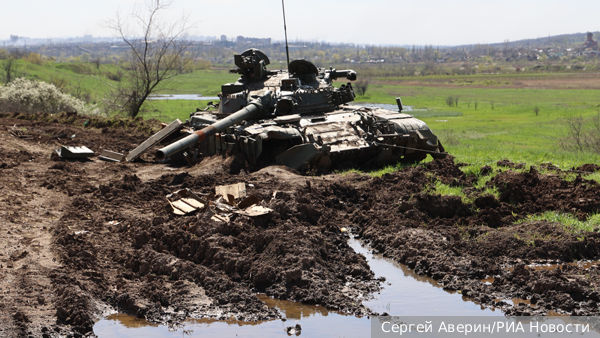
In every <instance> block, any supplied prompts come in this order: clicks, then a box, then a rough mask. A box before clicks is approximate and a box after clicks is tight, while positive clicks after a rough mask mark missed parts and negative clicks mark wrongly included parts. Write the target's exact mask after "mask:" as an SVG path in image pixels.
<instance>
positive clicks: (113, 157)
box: [98, 119, 182, 162]
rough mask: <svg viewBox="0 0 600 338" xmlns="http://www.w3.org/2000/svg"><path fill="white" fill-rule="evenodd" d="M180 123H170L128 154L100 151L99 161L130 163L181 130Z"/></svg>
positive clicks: (178, 121) (176, 121)
mask: <svg viewBox="0 0 600 338" xmlns="http://www.w3.org/2000/svg"><path fill="white" fill-rule="evenodd" d="M181 125H182V122H181V121H180V120H179V119H176V120H175V121H173V122H171V123H170V124H169V125H167V126H166V127H164V128H163V129H161V130H160V131H158V132H157V133H156V134H154V135H152V136H150V137H149V138H148V139H146V141H144V142H143V143H142V144H140V145H139V146H137V147H136V148H135V149H133V150H132V151H130V152H126V153H125V154H121V153H117V152H114V151H110V150H106V149H104V150H102V153H101V154H100V156H99V157H98V158H99V159H101V160H105V161H112V162H125V161H127V162H131V161H134V160H136V159H137V158H139V157H140V156H141V155H142V154H143V153H145V152H146V151H148V149H150V148H152V146H154V145H155V144H157V143H158V142H160V141H162V140H164V139H165V138H166V137H167V136H169V135H171V134H173V133H174V132H175V131H177V130H179V129H180V128H181Z"/></svg>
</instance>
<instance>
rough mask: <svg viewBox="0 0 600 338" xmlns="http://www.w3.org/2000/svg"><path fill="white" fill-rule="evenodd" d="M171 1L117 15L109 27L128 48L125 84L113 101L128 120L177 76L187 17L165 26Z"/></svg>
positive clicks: (150, 1)
mask: <svg viewBox="0 0 600 338" xmlns="http://www.w3.org/2000/svg"><path fill="white" fill-rule="evenodd" d="M171 4H172V1H165V0H146V2H145V3H144V4H143V6H140V5H138V6H136V7H135V8H134V9H133V11H132V13H131V14H130V15H129V16H127V17H123V16H122V15H121V14H120V13H117V15H116V18H115V20H112V21H109V22H108V26H109V28H111V29H113V31H114V32H115V34H116V35H117V36H118V37H120V38H121V39H122V40H123V42H124V43H125V44H126V45H127V46H129V48H130V58H129V64H128V72H127V76H126V81H124V82H123V83H124V84H123V85H122V86H121V87H119V89H118V90H117V92H116V93H115V95H113V98H116V102H118V103H116V104H115V107H121V109H123V110H124V111H126V112H127V114H128V115H129V116H131V117H135V116H137V115H138V114H139V113H140V109H141V107H142V105H143V104H144V102H145V101H146V99H147V98H148V96H150V94H152V93H153V92H155V91H157V90H159V89H160V88H162V87H163V86H164V84H165V82H167V81H168V80H170V79H172V78H173V77H175V76H177V75H179V74H180V73H181V69H180V68H181V67H182V62H181V58H182V56H183V54H184V53H185V51H186V49H187V48H188V47H189V46H190V42H189V41H187V40H186V39H185V34H186V32H187V31H188V30H189V28H190V26H189V25H188V21H189V16H183V17H182V18H181V19H179V20H177V21H175V22H172V23H168V22H166V21H164V20H163V16H162V14H163V12H165V11H166V10H167V9H168V8H169V6H170V5H171Z"/></svg>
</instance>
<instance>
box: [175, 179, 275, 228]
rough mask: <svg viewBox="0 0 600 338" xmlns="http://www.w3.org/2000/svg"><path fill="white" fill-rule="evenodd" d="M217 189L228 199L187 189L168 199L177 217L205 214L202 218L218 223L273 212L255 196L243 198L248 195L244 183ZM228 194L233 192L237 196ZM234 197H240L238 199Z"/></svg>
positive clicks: (176, 192)
mask: <svg viewBox="0 0 600 338" xmlns="http://www.w3.org/2000/svg"><path fill="white" fill-rule="evenodd" d="M217 188H219V189H218V190H217V191H218V192H220V193H221V194H222V193H223V192H225V194H226V195H227V198H225V197H224V196H222V195H214V194H212V193H211V194H197V193H194V192H193V191H191V190H190V189H187V188H186V189H181V190H177V191H175V192H174V193H172V194H169V195H167V196H166V197H167V201H168V202H169V204H171V207H172V208H173V213H174V214H176V215H188V214H191V213H193V212H196V211H198V212H201V213H203V215H202V218H205V219H212V220H213V221H217V222H229V221H230V220H231V219H232V218H233V217H234V216H235V215H243V216H249V217H256V216H262V215H266V214H269V213H271V212H272V211H273V210H271V209H269V208H267V207H265V206H262V205H260V203H262V201H261V200H260V199H259V198H258V197H256V196H254V195H251V196H249V197H246V198H243V197H245V194H246V190H245V184H244V183H238V184H233V185H230V186H220V187H217ZM234 188H235V189H234ZM227 192H233V193H234V194H236V195H234V194H231V193H227ZM240 195H242V196H240ZM234 196H240V197H237V198H236V197H234ZM242 198H243V199H242ZM240 199H241V200H240ZM238 201H239V202H238ZM199 217H200V216H199Z"/></svg>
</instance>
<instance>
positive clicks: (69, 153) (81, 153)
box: [55, 146, 94, 158]
mask: <svg viewBox="0 0 600 338" xmlns="http://www.w3.org/2000/svg"><path fill="white" fill-rule="evenodd" d="M55 151H56V153H57V154H58V156H60V157H62V158H88V157H92V156H94V152H93V151H92V150H90V149H89V148H88V147H84V146H81V147H68V146H62V147H60V148H59V149H55Z"/></svg>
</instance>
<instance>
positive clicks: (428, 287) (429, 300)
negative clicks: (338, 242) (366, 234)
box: [348, 239, 503, 316]
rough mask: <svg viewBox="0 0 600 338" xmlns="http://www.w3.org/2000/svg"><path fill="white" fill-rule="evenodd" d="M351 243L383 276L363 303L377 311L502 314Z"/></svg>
mask: <svg viewBox="0 0 600 338" xmlns="http://www.w3.org/2000/svg"><path fill="white" fill-rule="evenodd" d="M348 244H350V246H351V247H352V248H353V249H354V250H355V251H356V252H357V253H362V254H363V255H365V257H367V260H368V261H369V266H370V267H371V270H373V271H374V272H375V275H376V277H379V276H384V277H385V278H386V281H385V282H384V283H383V285H382V286H383V290H381V293H380V294H375V299H373V300H370V301H367V302H363V304H364V305H366V306H368V307H369V308H371V309H373V311H377V312H380V313H383V312H387V313H389V314H390V315H393V316H422V315H429V316H455V315H456V314H460V315H461V316H496V315H497V316H502V315H503V314H502V312H501V311H500V310H494V309H489V308H482V307H481V305H478V304H475V303H474V302H473V301H472V300H471V299H469V298H467V297H464V296H462V295H461V294H459V293H457V292H454V291H445V290H443V289H442V285H441V284H439V283H438V282H437V280H435V279H433V278H431V277H428V276H424V275H417V274H416V273H415V272H414V271H413V270H411V269H409V268H408V267H407V266H406V265H403V264H399V263H396V262H393V261H391V260H389V259H386V258H384V257H383V256H381V255H373V254H371V253H369V249H368V248H366V247H362V246H361V245H360V242H359V241H358V240H356V239H350V241H349V242H348Z"/></svg>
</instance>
